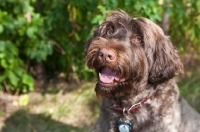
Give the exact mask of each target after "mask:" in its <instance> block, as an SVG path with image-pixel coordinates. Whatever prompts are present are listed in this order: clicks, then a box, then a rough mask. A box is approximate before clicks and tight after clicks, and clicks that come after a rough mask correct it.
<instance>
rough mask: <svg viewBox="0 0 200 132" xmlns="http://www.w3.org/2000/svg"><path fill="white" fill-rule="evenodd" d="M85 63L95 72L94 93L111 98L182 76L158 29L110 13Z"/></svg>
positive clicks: (147, 22) (149, 23)
mask: <svg viewBox="0 0 200 132" xmlns="http://www.w3.org/2000/svg"><path fill="white" fill-rule="evenodd" d="M85 53H86V57H85V62H86V64H87V66H88V67H89V68H93V69H95V70H96V72H97V75H98V83H97V85H96V89H95V90H96V93H97V95H100V96H105V97H112V96H115V95H118V94H121V93H123V94H124V93H129V92H131V90H135V91H137V90H138V86H139V85H138V84H140V83H143V84H145V83H152V84H159V83H162V82H164V81H166V80H169V79H171V78H173V77H174V76H175V75H176V74H178V73H180V72H182V69H183V68H182V63H181V62H180V59H179V56H178V55H177V51H176V50H175V49H174V47H173V45H172V43H171V41H170V39H169V37H167V36H165V35H164V33H163V31H162V29H161V28H160V27H159V26H157V25H156V24H154V23H153V22H152V21H150V20H149V19H146V18H132V17H130V16H129V15H128V14H126V13H125V12H123V11H111V12H110V15H109V16H108V17H107V18H106V19H105V21H104V22H103V23H102V24H101V25H100V26H99V27H97V29H96V30H95V31H94V34H93V37H92V38H91V39H90V40H89V41H88V42H87V44H86V48H85Z"/></svg>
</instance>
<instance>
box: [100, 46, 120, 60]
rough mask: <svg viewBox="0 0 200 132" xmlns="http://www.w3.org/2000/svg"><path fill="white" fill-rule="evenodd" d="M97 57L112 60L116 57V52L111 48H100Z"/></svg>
mask: <svg viewBox="0 0 200 132" xmlns="http://www.w3.org/2000/svg"><path fill="white" fill-rule="evenodd" d="M99 58H100V59H101V60H105V61H107V62H112V61H114V60H115V59H116V53H115V52H114V51H113V50H110V49H106V48H102V49H101V50H100V51H99Z"/></svg>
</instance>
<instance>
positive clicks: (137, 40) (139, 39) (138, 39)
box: [131, 36, 142, 44]
mask: <svg viewBox="0 0 200 132" xmlns="http://www.w3.org/2000/svg"><path fill="white" fill-rule="evenodd" d="M131 42H132V43H136V44H140V43H141V42H142V38H141V37H140V36H136V37H134V38H133V39H132V40H131Z"/></svg>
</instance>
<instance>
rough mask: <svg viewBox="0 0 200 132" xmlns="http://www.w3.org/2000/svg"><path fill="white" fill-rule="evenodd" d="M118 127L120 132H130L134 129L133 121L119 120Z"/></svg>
mask: <svg viewBox="0 0 200 132" xmlns="http://www.w3.org/2000/svg"><path fill="white" fill-rule="evenodd" d="M118 128H119V131H120V132H130V131H131V129H132V125H131V123H126V122H123V121H118Z"/></svg>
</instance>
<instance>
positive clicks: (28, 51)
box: [0, 0, 52, 92]
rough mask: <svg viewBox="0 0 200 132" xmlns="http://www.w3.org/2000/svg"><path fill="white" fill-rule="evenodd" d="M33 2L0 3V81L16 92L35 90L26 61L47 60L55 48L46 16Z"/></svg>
mask: <svg viewBox="0 0 200 132" xmlns="http://www.w3.org/2000/svg"><path fill="white" fill-rule="evenodd" d="M31 2H32V1H31V0H26V1H19V0H3V1H1V4H0V9H1V10H0V74H1V76H0V82H1V88H2V87H3V86H4V87H6V88H7V90H9V89H10V90H11V91H14V92H27V91H29V90H31V91H32V90H34V85H33V84H34V81H33V78H32V77H31V76H30V75H29V74H28V73H27V70H26V63H27V62H28V61H29V60H36V61H41V60H45V59H46V57H47V55H49V54H51V52H52V48H51V42H50V41H48V40H47V39H46V37H45V35H44V30H43V25H44V22H43V18H42V17H41V16H40V14H38V13H35V12H34V8H33V7H32V6H31Z"/></svg>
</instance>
